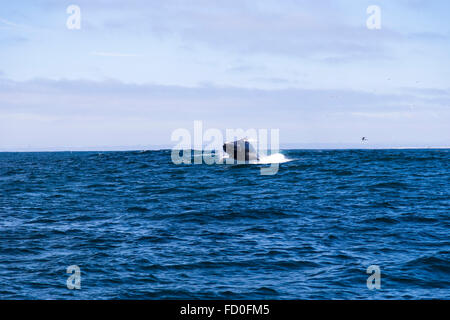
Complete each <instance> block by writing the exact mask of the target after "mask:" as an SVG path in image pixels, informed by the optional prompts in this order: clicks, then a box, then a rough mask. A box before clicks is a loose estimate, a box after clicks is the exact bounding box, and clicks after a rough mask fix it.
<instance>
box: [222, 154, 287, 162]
mask: <svg viewBox="0 0 450 320" xmlns="http://www.w3.org/2000/svg"><path fill="white" fill-rule="evenodd" d="M228 158H230V156H229V155H228V154H226V153H222V154H221V159H220V163H225V159H228ZM292 160H293V159H289V158H286V157H285V156H284V154H282V153H275V154H271V155H270V156H264V157H261V158H260V159H259V160H250V161H248V162H244V161H236V163H237V164H272V163H285V162H289V161H292ZM222 161H223V162H222Z"/></svg>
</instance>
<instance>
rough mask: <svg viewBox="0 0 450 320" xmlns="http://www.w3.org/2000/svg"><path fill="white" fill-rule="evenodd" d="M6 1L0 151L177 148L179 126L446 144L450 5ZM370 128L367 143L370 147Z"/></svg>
mask: <svg viewBox="0 0 450 320" xmlns="http://www.w3.org/2000/svg"><path fill="white" fill-rule="evenodd" d="M74 4H76V5H78V6H79V7H80V10H81V24H80V26H81V29H79V30H69V29H68V28H67V27H66V20H67V18H68V17H69V14H68V13H66V9H67V6H68V5H69V3H66V2H61V1H52V0H42V1H20V2H19V1H16V2H6V3H4V4H2V10H1V13H0V151H14V150H17V151H27V150H37V151H42V150H136V149H137V150H139V149H155V148H156V149H157V148H170V147H171V146H172V145H175V142H172V141H171V140H170V136H171V133H172V132H173V131H174V130H175V129H177V128H186V129H188V130H193V122H194V121H195V120H202V121H203V123H204V127H205V129H208V128H217V129H220V130H225V129H227V128H243V129H249V128H255V129H258V128H265V129H279V130H280V144H281V147H282V148H359V147H361V148H398V147H425V148H427V147H447V146H449V145H450V86H449V83H450V82H449V79H450V62H449V61H450V60H449V57H450V19H448V15H449V13H450V2H448V1H444V0H442V1H422V0H414V1H413V0H398V1H387V0H384V1H377V3H376V4H377V5H378V6H379V7H380V9H381V29H380V30H369V29H368V28H367V27H366V20H367V18H368V14H367V13H366V9H367V7H368V6H369V5H372V4H373V3H372V1H350V0H348V1H344V0H336V1H328V0H324V1H306V0H305V1H303V0H296V1H282V2H280V1H237V0H232V1H222V2H216V1H206V0H198V1H189V2H183V1H173V0H164V1H163V0H161V1H144V0H142V1H139V0H131V1H103V0H102V1H100V0H99V1H95V0H89V1H88V0H79V1H75V2H74ZM363 136H365V137H367V138H368V141H366V142H362V141H361V138H362V137H363Z"/></svg>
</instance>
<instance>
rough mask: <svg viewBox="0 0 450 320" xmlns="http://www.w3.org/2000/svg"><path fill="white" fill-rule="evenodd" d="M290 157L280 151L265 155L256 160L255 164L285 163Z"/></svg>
mask: <svg viewBox="0 0 450 320" xmlns="http://www.w3.org/2000/svg"><path fill="white" fill-rule="evenodd" d="M291 160H292V159H288V158H286V157H285V156H284V154H282V153H275V154H271V155H270V156H265V157H262V158H261V159H259V161H256V163H257V164H271V163H285V162H289V161H291Z"/></svg>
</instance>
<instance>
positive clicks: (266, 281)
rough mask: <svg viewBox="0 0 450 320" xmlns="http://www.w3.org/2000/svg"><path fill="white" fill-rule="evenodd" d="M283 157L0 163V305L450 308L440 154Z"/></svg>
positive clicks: (124, 156) (56, 158) (117, 155)
mask: <svg viewBox="0 0 450 320" xmlns="http://www.w3.org/2000/svg"><path fill="white" fill-rule="evenodd" d="M283 153H284V154H285V155H286V156H287V157H288V158H291V159H295V160H294V161H291V162H288V163H283V164H281V165H280V170H279V172H278V174H276V175H274V176H262V175H260V174H259V173H260V166H259V165H237V166H230V165H180V166H177V165H174V164H172V162H171V158H170V151H149V152H144V153H140V152H107V153H104V152H103V153H98V152H79V153H64V152H62V153H1V154H0V195H1V196H0V298H1V299H16V298H26V299H60V298H62V299H74V298H76V299H131V298H133V299H164V298H171V299H178V298H194V299H196V298H205V299H210V298H211V299H212V298H214V299H222V298H232V299H366V298H379V299H393V298H396V299H417V298H444V299H449V298H450V264H449V262H450V218H449V214H450V210H449V208H450V201H449V198H450V187H449V185H450V165H449V163H450V161H449V160H450V151H449V150H360V151H356V150H353V151H352V150H347V151H317V150H316V151H304V150H295V151H284V152H283ZM70 265H78V266H79V267H80V269H81V289H80V290H69V289H67V287H66V280H67V277H68V276H69V275H68V274H66V268H67V267H68V266H70ZM370 265H378V266H379V267H380V269H381V289H379V290H376V289H374V290H369V289H368V288H367V286H366V280H367V277H368V276H369V275H368V274H366V269H367V267H368V266H370Z"/></svg>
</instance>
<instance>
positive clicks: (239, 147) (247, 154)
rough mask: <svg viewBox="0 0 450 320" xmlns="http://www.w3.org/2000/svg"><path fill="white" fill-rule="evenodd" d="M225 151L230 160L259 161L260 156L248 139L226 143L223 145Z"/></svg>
mask: <svg viewBox="0 0 450 320" xmlns="http://www.w3.org/2000/svg"><path fill="white" fill-rule="evenodd" d="M223 151H225V152H226V153H227V154H228V155H229V156H230V158H232V159H235V160H237V161H245V162H248V161H255V160H256V161H257V160H259V156H258V153H257V151H256V150H255V148H254V147H253V145H252V144H251V143H250V140H249V139H248V138H243V139H240V140H235V141H230V142H225V143H224V144H223Z"/></svg>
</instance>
